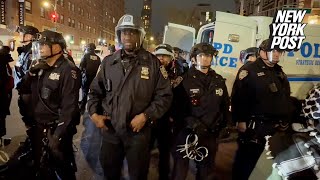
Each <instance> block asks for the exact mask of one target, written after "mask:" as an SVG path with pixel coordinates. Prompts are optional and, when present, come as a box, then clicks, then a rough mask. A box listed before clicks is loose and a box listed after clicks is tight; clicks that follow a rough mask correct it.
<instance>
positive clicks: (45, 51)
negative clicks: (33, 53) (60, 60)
mask: <svg viewBox="0 0 320 180" xmlns="http://www.w3.org/2000/svg"><path fill="white" fill-rule="evenodd" d="M40 54H41V58H46V57H48V56H51V49H50V46H49V45H47V44H41V46H40Z"/></svg>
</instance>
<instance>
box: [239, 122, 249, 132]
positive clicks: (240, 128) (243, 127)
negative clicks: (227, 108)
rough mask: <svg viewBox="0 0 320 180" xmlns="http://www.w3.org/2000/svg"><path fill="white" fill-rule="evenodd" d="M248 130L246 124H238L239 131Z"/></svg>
mask: <svg viewBox="0 0 320 180" xmlns="http://www.w3.org/2000/svg"><path fill="white" fill-rule="evenodd" d="M246 130H247V124H246V122H238V131H239V132H245V131H246Z"/></svg>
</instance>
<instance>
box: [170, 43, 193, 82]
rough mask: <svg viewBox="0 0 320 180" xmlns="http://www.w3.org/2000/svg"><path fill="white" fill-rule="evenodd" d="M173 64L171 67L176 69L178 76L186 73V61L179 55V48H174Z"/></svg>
mask: <svg viewBox="0 0 320 180" xmlns="http://www.w3.org/2000/svg"><path fill="white" fill-rule="evenodd" d="M173 52H174V63H173V66H175V67H176V69H177V73H178V76H181V75H182V74H184V73H186V72H187V71H188V69H189V66H188V63H187V61H186V60H185V59H184V58H183V57H181V53H182V52H183V51H182V50H181V49H180V48H178V47H174V48H173Z"/></svg>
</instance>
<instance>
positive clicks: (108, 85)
mask: <svg viewBox="0 0 320 180" xmlns="http://www.w3.org/2000/svg"><path fill="white" fill-rule="evenodd" d="M135 20H137V21H139V18H138V19H135ZM138 24H139V23H137V22H135V21H134V18H133V16H132V15H128V14H126V15H124V16H122V17H121V18H120V20H119V22H118V25H117V26H116V33H115V34H116V37H117V41H118V43H120V47H121V50H119V51H116V52H115V53H114V54H112V55H111V56H107V57H106V58H105V59H104V60H103V61H102V63H101V66H100V70H99V71H98V73H97V76H96V77H95V79H94V80H93V82H92V83H91V86H90V91H89V100H88V106H87V107H88V111H89V113H90V116H91V118H92V121H93V122H94V123H95V124H96V126H97V127H98V128H101V129H103V140H102V147H101V154H100V162H101V166H102V168H103V169H104V176H105V178H106V179H112V180H113V179H120V175H121V168H122V162H123V159H124V157H126V159H127V161H128V167H129V176H130V179H132V180H144V179H147V173H148V167H149V155H150V153H149V144H150V136H151V128H150V122H151V121H152V120H155V119H159V118H160V117H161V116H162V115H163V114H164V113H165V112H166V111H167V110H168V108H169V106H170V103H171V99H172V92H171V88H170V81H169V79H168V77H167V73H166V71H165V69H164V68H163V67H161V66H160V62H159V60H157V58H156V57H155V56H154V55H152V54H151V53H149V52H147V51H146V50H145V49H144V48H142V46H141V45H142V41H143V39H144V36H145V31H144V29H143V28H141V27H139V26H138Z"/></svg>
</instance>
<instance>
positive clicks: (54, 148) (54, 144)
mask: <svg viewBox="0 0 320 180" xmlns="http://www.w3.org/2000/svg"><path fill="white" fill-rule="evenodd" d="M47 138H48V141H49V142H48V146H49V148H50V150H51V152H52V155H54V156H55V157H56V158H59V159H62V152H61V151H60V150H59V146H60V140H59V137H58V136H56V135H55V134H54V133H52V132H51V130H50V129H49V131H48V135H47Z"/></svg>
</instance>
